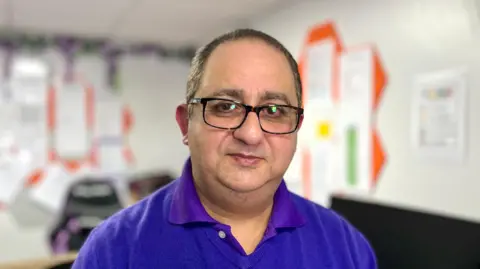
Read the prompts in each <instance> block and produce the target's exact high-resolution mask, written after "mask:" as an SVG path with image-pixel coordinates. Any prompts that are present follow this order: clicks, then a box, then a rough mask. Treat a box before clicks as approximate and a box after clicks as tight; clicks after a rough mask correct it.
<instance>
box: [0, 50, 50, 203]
mask: <svg viewBox="0 0 480 269" xmlns="http://www.w3.org/2000/svg"><path fill="white" fill-rule="evenodd" d="M11 72H12V73H11V76H10V80H9V81H6V82H5V81H4V82H3V83H2V85H3V86H4V94H3V95H2V97H3V98H2V99H1V102H0V112H1V113H0V129H1V131H0V140H1V143H0V144H1V146H0V148H1V149H0V155H1V158H0V159H1V161H0V162H1V165H0V166H1V169H0V170H1V172H0V186H1V187H0V193H1V195H0V196H1V197H0V202H3V203H5V204H7V205H8V204H11V203H12V202H13V201H14V199H15V198H16V196H17V194H18V193H19V192H20V191H21V190H22V189H23V185H24V183H25V180H26V176H27V175H28V173H29V171H30V170H31V169H32V168H35V167H40V166H43V165H45V160H46V159H45V155H46V132H45V130H46V112H45V111H46V109H45V108H46V105H45V103H46V102H45V96H46V89H47V85H48V73H49V69H48V66H47V65H46V63H44V62H42V61H40V60H37V59H34V58H28V57H15V58H14V59H12V70H11Z"/></svg>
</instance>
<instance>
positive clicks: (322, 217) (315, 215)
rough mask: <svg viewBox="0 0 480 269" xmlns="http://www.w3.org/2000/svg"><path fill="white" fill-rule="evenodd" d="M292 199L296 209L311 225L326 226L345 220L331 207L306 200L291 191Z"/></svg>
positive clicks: (342, 222)
mask: <svg viewBox="0 0 480 269" xmlns="http://www.w3.org/2000/svg"><path fill="white" fill-rule="evenodd" d="M291 196H292V200H293V202H294V204H295V205H296V206H297V209H298V210H299V211H300V212H301V213H302V215H303V216H304V217H305V218H306V220H307V223H310V224H311V225H315V226H317V225H321V226H324V227H326V228H328V227H338V226H339V225H343V224H344V222H345V220H344V219H343V218H342V217H341V216H340V215H339V214H337V213H336V212H335V211H333V210H332V209H329V208H327V207H324V206H322V205H320V204H318V203H315V202H313V201H311V200H308V199H306V198H304V197H302V196H300V195H297V194H295V193H291Z"/></svg>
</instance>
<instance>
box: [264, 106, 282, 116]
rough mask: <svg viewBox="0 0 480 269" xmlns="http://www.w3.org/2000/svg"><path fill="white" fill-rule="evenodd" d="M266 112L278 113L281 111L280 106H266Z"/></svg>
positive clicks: (270, 113)
mask: <svg viewBox="0 0 480 269" xmlns="http://www.w3.org/2000/svg"><path fill="white" fill-rule="evenodd" d="M267 113H268V114H269V115H278V114H280V113H281V111H280V108H279V107H277V106H269V107H267Z"/></svg>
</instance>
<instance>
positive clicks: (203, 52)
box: [186, 28, 302, 107]
mask: <svg viewBox="0 0 480 269" xmlns="http://www.w3.org/2000/svg"><path fill="white" fill-rule="evenodd" d="M243 39H253V40H260V41H263V42H265V43H266V44H267V45H270V46H272V47H273V48H275V49H277V50H278V51H280V52H281V53H282V54H283V55H284V56H285V58H286V59H287V61H288V64H289V65H290V68H291V70H292V73H293V79H294V84H295V92H296V96H297V99H298V104H299V106H300V107H301V106H302V82H301V79H300V73H299V71H298V65H297V62H296V61H295V59H294V58H293V56H292V54H291V53H290V52H289V51H288V50H287V49H286V48H285V46H283V45H282V43H280V41H278V40H277V39H275V38H273V37H272V36H270V35H268V34H266V33H264V32H261V31H258V30H254V29H249V28H243V29H237V30H234V31H231V32H228V33H225V34H223V35H221V36H218V37H216V38H215V39H213V40H212V41H211V42H210V43H208V44H206V45H205V46H203V47H201V48H200V49H198V50H197V51H196V53H195V56H194V57H193V59H192V62H191V66H190V73H189V75H188V80H187V94H186V101H187V104H188V103H189V102H190V101H191V100H192V98H194V97H195V94H196V93H197V91H198V88H199V87H200V84H201V82H202V78H203V74H204V73H205V65H206V63H207V61H208V59H209V58H210V55H211V54H212V53H213V51H214V50H215V49H216V48H217V47H218V46H219V45H221V44H224V43H227V42H231V41H238V40H243Z"/></svg>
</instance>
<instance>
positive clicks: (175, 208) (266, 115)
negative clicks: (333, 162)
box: [73, 29, 376, 269]
mask: <svg viewBox="0 0 480 269" xmlns="http://www.w3.org/2000/svg"><path fill="white" fill-rule="evenodd" d="M301 100H302V92H301V82H300V78H299V74H298V68H297V65H296V62H295V60H294V59H293V57H292V56H291V55H290V53H289V52H288V51H287V50H286V49H285V48H284V47H283V46H282V45H281V44H280V43H279V42H278V41H277V40H275V39H274V38H272V37H270V36H268V35H266V34H264V33H262V32H259V31H255V30H251V29H241V30H237V31H234V32H230V33H227V34H225V35H222V36H220V37H218V38H217V39H215V40H213V41H212V42H211V43H209V44H207V45H206V46H205V47H203V48H202V49H200V50H199V51H198V52H197V54H196V56H195V57H194V59H193V61H192V67H191V73H190V76H189V78H188V83H187V96H186V101H187V102H186V104H183V105H180V106H179V107H178V108H177V111H176V119H177V122H178V125H179V127H180V130H181V132H182V135H183V143H184V144H185V145H188V147H189V148H190V154H191V157H190V158H189V159H188V161H187V162H186V164H185V166H184V170H183V173H182V175H181V177H180V178H179V179H177V180H175V181H174V182H173V183H171V184H170V185H168V186H166V187H165V188H163V189H161V190H160V191H157V192H156V193H154V194H153V195H151V196H149V197H148V198H146V199H145V200H143V201H141V202H139V203H137V204H136V205H134V206H132V207H130V208H128V209H125V210H123V211H122V212H120V213H119V214H116V215H115V216H113V217H111V218H110V219H109V220H107V221H105V222H104V223H103V224H102V225H100V226H99V227H98V228H96V229H95V230H94V231H93V232H92V234H91V235H90V237H89V239H88V240H87V242H86V243H85V245H84V246H83V248H82V250H81V251H80V254H79V256H78V258H77V260H76V263H75V265H74V267H73V268H77V269H79V268H85V269H95V268H112V269H113V268H115V269H117V268H168V269H175V268H195V269H200V268H220V269H228V268H238V269H247V268H260V269H266V268H275V269H282V268H285V269H294V268H295V269H297V268H302V269H303V268H305V269H320V268H332V269H335V268H338V269H349V268H352V269H353V268H356V269H373V268H376V264H375V256H374V254H373V251H372V250H371V248H370V246H369V244H368V243H367V240H365V238H364V237H363V236H362V235H361V234H360V233H359V232H358V231H356V230H355V229H354V228H353V227H352V226H350V225H349V224H348V223H347V222H346V221H345V220H343V219H342V218H341V217H339V216H338V215H336V214H335V213H334V212H332V211H330V210H328V209H325V208H323V207H321V206H319V205H316V204H314V203H312V202H310V201H307V200H305V199H303V198H301V197H299V196H297V195H294V194H292V193H290V192H289V191H288V190H287V187H286V185H285V182H284V181H283V179H282V177H283V175H284V174H285V171H286V170H287V167H288V166H289V164H290V161H291V160H292V157H293V155H294V153H295V149H296V145H297V131H298V129H299V128H300V126H301V124H302V119H303V109H302V108H301Z"/></svg>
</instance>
